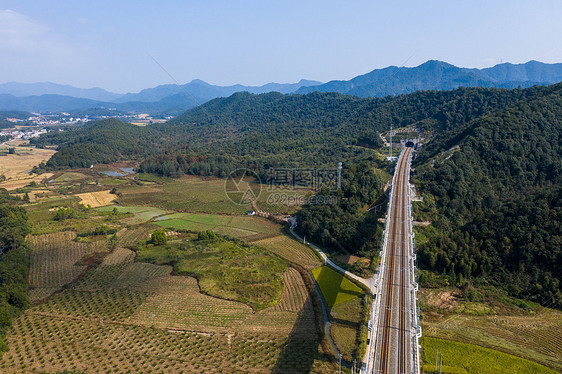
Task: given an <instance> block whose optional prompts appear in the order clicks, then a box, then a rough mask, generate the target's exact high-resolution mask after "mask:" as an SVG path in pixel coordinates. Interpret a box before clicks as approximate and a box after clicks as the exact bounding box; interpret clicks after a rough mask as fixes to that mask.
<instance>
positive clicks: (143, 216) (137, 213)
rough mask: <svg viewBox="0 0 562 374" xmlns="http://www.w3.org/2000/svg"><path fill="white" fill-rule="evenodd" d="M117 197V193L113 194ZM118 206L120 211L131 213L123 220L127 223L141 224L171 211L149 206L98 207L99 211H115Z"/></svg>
mask: <svg viewBox="0 0 562 374" xmlns="http://www.w3.org/2000/svg"><path fill="white" fill-rule="evenodd" d="M111 196H113V197H115V195H111ZM114 208H117V212H118V213H131V214H132V217H126V218H125V219H123V222H125V223H127V224H131V225H134V224H139V223H143V222H147V221H150V220H151V219H153V218H155V217H158V216H162V215H164V214H166V213H169V211H166V210H162V209H158V208H153V207H149V206H120V205H106V206H102V207H99V208H97V209H96V210H97V211H98V212H106V213H108V212H113V209H114Z"/></svg>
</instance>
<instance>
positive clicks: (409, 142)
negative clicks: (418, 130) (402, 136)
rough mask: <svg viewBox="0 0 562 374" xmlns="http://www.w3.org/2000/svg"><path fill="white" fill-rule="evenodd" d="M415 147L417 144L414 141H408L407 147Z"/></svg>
mask: <svg viewBox="0 0 562 374" xmlns="http://www.w3.org/2000/svg"><path fill="white" fill-rule="evenodd" d="M414 145H415V144H414V142H412V141H407V142H406V144H405V146H406V147H410V148H414Z"/></svg>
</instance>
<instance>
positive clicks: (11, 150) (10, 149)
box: [8, 147, 16, 155]
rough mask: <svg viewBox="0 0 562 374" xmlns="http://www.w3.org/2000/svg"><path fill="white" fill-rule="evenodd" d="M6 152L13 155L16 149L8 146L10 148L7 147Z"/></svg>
mask: <svg viewBox="0 0 562 374" xmlns="http://www.w3.org/2000/svg"><path fill="white" fill-rule="evenodd" d="M8 153H9V154H11V155H13V154H15V153H16V149H15V148H14V147H10V148H8Z"/></svg>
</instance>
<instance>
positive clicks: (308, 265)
mask: <svg viewBox="0 0 562 374" xmlns="http://www.w3.org/2000/svg"><path fill="white" fill-rule="evenodd" d="M252 244H253V245H256V246H258V247H262V248H265V249H267V250H268V251H271V252H273V253H275V254H276V255H277V256H279V257H282V258H284V259H285V260H287V261H290V262H293V263H295V264H297V265H299V266H302V267H303V268H305V269H307V270H311V269H313V268H316V267H318V266H320V265H322V261H321V260H320V259H319V258H318V256H317V255H316V253H315V252H314V250H313V249H311V248H310V247H308V246H306V245H304V244H302V243H301V242H299V241H297V240H295V239H294V238H292V237H289V236H287V235H278V236H274V237H272V238H268V239H262V240H256V241H254V242H252Z"/></svg>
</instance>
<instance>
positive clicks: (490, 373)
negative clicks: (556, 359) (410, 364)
mask: <svg viewBox="0 0 562 374" xmlns="http://www.w3.org/2000/svg"><path fill="white" fill-rule="evenodd" d="M421 344H422V358H423V362H424V363H425V365H424V367H423V369H424V370H425V371H426V372H431V373H433V372H434V371H433V370H434V369H435V355H436V351H437V350H439V352H441V353H442V354H443V365H444V368H446V370H444V371H443V373H455V374H456V373H467V374H496V373H520V374H526V373H529V374H531V373H533V374H542V373H544V374H554V373H556V372H555V371H554V370H552V369H549V368H547V367H545V366H542V365H539V364H537V363H535V362H532V361H529V360H525V359H523V358H520V357H516V356H512V355H509V354H507V353H503V352H499V351H495V350H492V349H488V348H482V347H479V346H476V345H472V344H466V343H459V342H454V341H449V340H443V339H436V338H428V337H425V338H423V339H422V341H421ZM437 372H439V367H438V368H437Z"/></svg>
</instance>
